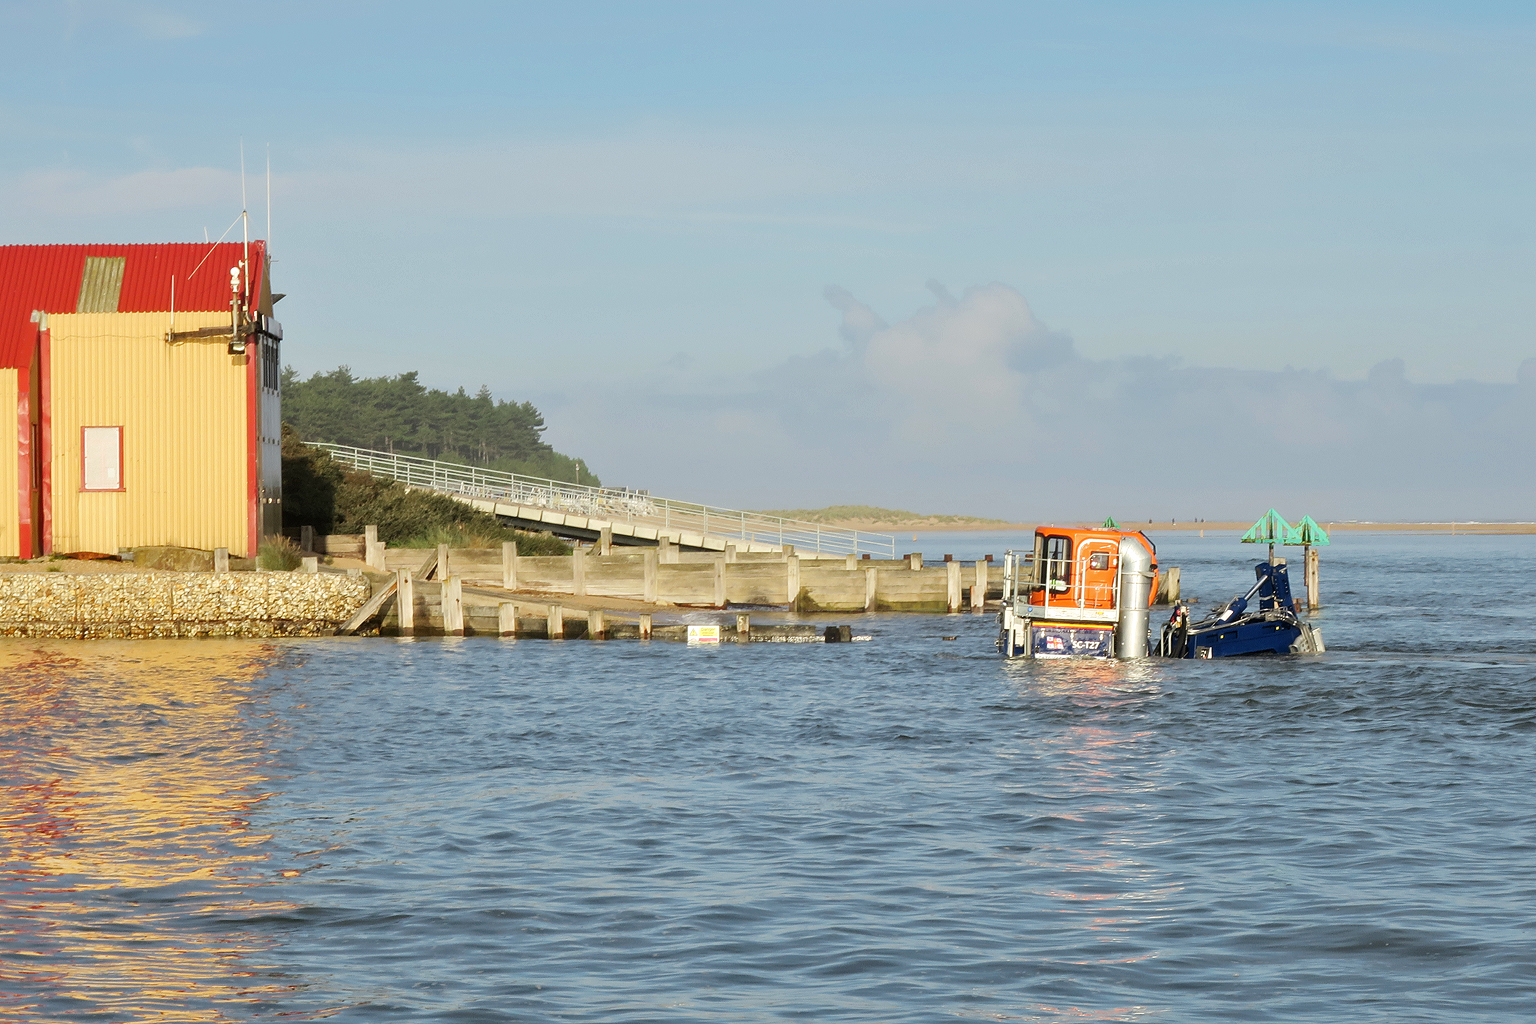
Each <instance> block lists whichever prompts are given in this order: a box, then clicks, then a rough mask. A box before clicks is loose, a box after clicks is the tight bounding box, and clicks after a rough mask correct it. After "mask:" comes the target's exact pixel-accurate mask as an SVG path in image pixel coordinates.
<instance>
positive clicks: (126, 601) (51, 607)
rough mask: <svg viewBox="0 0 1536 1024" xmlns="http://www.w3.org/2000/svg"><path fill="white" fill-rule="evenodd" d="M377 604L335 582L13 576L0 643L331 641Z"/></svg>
mask: <svg viewBox="0 0 1536 1024" xmlns="http://www.w3.org/2000/svg"><path fill="white" fill-rule="evenodd" d="M368 596H369V583H368V580H367V579H365V578H363V577H359V576H342V575H337V574H332V573H297V572H249V573H247V572H243V573H218V574H215V573H186V572H125V573H91V574H80V575H74V574H68V573H50V572H40V573H5V574H0V636H22V637H55V638H69V637H73V638H80V639H95V638H102V639H107V638H111V639H139V638H150V637H193V636H209V637H270V636H323V635H326V634H328V633H330V632H331V631H332V630H334V629H335V628H336V626H337V625H338V624H339V623H341V622H343V621H345V620H346V619H347V618H348V617H349V616H350V615H351V614H352V613H353V612H354V611H356V610H357V609H358V608H359V607H360V606H361V605H362V604H363V602H365V601H367V600H368Z"/></svg>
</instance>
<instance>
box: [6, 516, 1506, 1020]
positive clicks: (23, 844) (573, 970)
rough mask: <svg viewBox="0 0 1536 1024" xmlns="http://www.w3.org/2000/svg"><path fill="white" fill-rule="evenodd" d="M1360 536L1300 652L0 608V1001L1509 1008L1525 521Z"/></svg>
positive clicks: (1206, 569)
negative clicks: (642, 636)
mask: <svg viewBox="0 0 1536 1024" xmlns="http://www.w3.org/2000/svg"><path fill="white" fill-rule="evenodd" d="M1532 540H1533V541H1536V538H1533V539H1532ZM1395 543H1397V547H1396V548H1394V549H1392V550H1386V551H1380V552H1378V553H1377V554H1376V555H1373V557H1372V560H1371V561H1370V562H1369V564H1367V563H1366V562H1365V561H1364V560H1358V561H1357V563H1356V564H1354V565H1351V564H1350V562H1349V561H1348V559H1347V558H1346V555H1347V551H1346V550H1345V549H1344V545H1343V544H1340V545H1338V547H1337V548H1336V549H1334V553H1333V554H1331V555H1330V556H1329V558H1330V559H1331V561H1329V562H1328V565H1329V566H1331V568H1330V569H1328V570H1327V571H1328V572H1329V573H1331V574H1332V575H1329V576H1325V577H1324V578H1325V580H1327V579H1332V580H1334V583H1333V584H1332V586H1333V587H1334V589H1333V590H1332V591H1329V593H1337V594H1338V595H1340V596H1339V598H1338V601H1339V603H1338V604H1337V605H1335V606H1332V607H1330V608H1329V609H1328V613H1327V614H1328V615H1329V620H1328V622H1329V625H1328V628H1329V630H1330V631H1331V632H1330V636H1329V646H1330V648H1331V653H1330V654H1328V655H1326V656H1324V657H1320V658H1299V659H1298V658H1271V659H1230V660H1217V661H1167V662H1159V661H1153V662H1146V663H1142V664H1136V665H1125V664H1120V663H1112V662H1089V663H1082V662H1033V663H1031V662H1014V663H1005V662H1004V661H1003V660H1002V659H1001V658H998V657H997V656H996V654H995V652H994V648H993V646H992V639H993V636H994V635H995V630H996V624H995V623H994V622H993V621H992V618H991V616H971V615H957V616H900V615H871V616H866V617H860V618H858V620H857V625H856V626H855V629H856V630H857V631H858V632H860V633H869V634H871V635H873V636H874V638H875V639H874V640H873V641H872V642H870V643H866V644H832V645H787V644H785V645H780V644H753V645H734V644H732V645H725V646H724V647H721V648H711V649H707V650H702V649H696V648H687V647H686V646H684V645H681V644H660V643H658V644H648V645H643V644H626V643H613V644H585V643H583V644H558V643H542V642H521V643H516V644H511V643H503V642H501V641H498V640H494V639H482V638H467V639H464V640H460V641H454V642H441V641H419V642H406V643H401V642H397V641H394V640H389V639H382V638H380V639H357V640H355V641H347V642H337V641H319V640H300V641H291V642H290V641H284V642H280V643H274V644H272V645H270V646H262V645H260V644H255V643H238V642H228V643H225V642H186V641H180V642H163V643H131V644H128V643H125V644H118V645H114V644H108V643H101V644H54V645H46V644H37V643H26V644H19V645H0V683H3V686H0V783H3V784H4V787H5V788H4V796H3V800H4V803H3V805H0V825H3V829H0V836H3V837H4V843H5V854H4V857H3V858H0V871H3V872H4V878H3V885H0V890H3V895H0V899H3V900H4V908H3V914H4V917H3V923H0V965H3V966H0V1020H4V1021H10V1020H46V1021H87V1020H98V1021H99V1020H108V1021H150V1020H159V1021H193V1020H231V1021H233V1020H257V1019H260V1020H270V1019H274V1018H280V1019H285V1020H291V1019H308V1018H314V1017H321V1016H324V1017H327V1018H328V1019H329V1020H331V1021H333V1022H334V1024H342V1022H353V1021H356V1022H360V1024H377V1022H379V1021H386V1020H399V1021H410V1022H413V1024H414V1022H416V1021H443V1022H461V1021H462V1022H471V1021H473V1022H477V1024H481V1022H500V1021H516V1022H520V1024H521V1022H528V1021H551V1022H559V1024H640V1022H647V1024H650V1022H655V1021H666V1022H668V1024H715V1022H717V1021H732V1022H759V1021H761V1022H768V1021H786V1020H802V1021H803V1020H816V1021H821V1020H837V1021H865V1020H869V1021H876V1020H877V1021H883V1022H891V1024H897V1022H900V1024H926V1022H928V1021H933V1020H944V1019H951V1018H961V1019H985V1020H1020V1021H1032V1022H1045V1021H1081V1020H1104V1021H1128V1020H1160V1021H1173V1020H1179V1021H1183V1020H1234V1021H1254V1022H1260V1021H1276V1020H1284V1021H1295V1022H1311V1024H1334V1022H1336V1021H1339V1020H1350V1021H1354V1020H1364V1021H1378V1022H1385V1021H1396V1020H1400V1019H1404V1018H1405V1017H1406V1018H1410V1019H1413V1020H1422V1021H1443V1022H1445V1024H1452V1022H1454V1024H1476V1022H1480V1021H1486V1022H1489V1024H1493V1022H1498V1024H1503V1022H1504V1021H1510V1020H1523V1019H1526V1018H1527V1017H1529V1015H1530V1014H1529V1009H1530V1006H1529V1004H1530V990H1531V986H1530V979H1531V972H1530V964H1532V963H1533V962H1536V938H1533V933H1532V930H1531V927H1530V920H1529V916H1530V915H1529V910H1528V907H1529V903H1530V900H1529V894H1530V892H1531V891H1532V889H1533V888H1536V862H1533V861H1532V858H1531V856H1530V852H1531V840H1530V837H1531V834H1532V830H1533V828H1536V795H1533V790H1532V787H1531V785H1530V778H1531V776H1532V774H1533V773H1536V684H1533V681H1532V675H1531V665H1532V663H1533V659H1536V646H1533V641H1532V640H1531V633H1530V631H1529V629H1528V628H1527V626H1528V623H1529V621H1530V619H1531V617H1532V616H1533V615H1536V598H1532V597H1531V596H1530V593H1529V590H1528V588H1527V589H1521V586H1522V583H1521V581H1523V580H1525V579H1526V578H1528V577H1529V575H1530V572H1531V571H1532V570H1533V569H1536V547H1532V548H1530V549H1529V550H1526V549H1523V548H1522V549H1519V550H1515V549H1514V548H1512V547H1510V546H1506V547H1503V548H1498V549H1496V550H1495V549H1490V551H1489V553H1488V557H1485V558H1481V559H1471V560H1470V561H1469V560H1468V558H1469V556H1468V554H1467V551H1468V550H1470V549H1463V548H1462V547H1461V546H1458V547H1457V548H1456V549H1455V551H1454V552H1451V554H1455V555H1456V558H1455V560H1454V565H1455V566H1457V567H1461V568H1463V569H1464V570H1465V571H1458V572H1451V571H1450V570H1449V568H1445V567H1442V568H1441V569H1440V570H1437V571H1435V572H1434V573H1432V574H1430V575H1428V576H1426V574H1425V572H1424V571H1423V570H1424V566H1425V565H1426V564H1428V565H1431V566H1433V565H1434V564H1435V563H1434V558H1436V557H1440V555H1438V554H1437V552H1438V551H1439V548H1437V547H1435V546H1434V544H1430V543H1429V542H1423V543H1418V542H1415V543H1409V542H1395ZM1521 543H1525V542H1524V541H1522V542H1521ZM1435 544H1440V545H1442V546H1443V544H1444V542H1443V541H1436V542H1435ZM1173 546H1174V545H1172V544H1169V545H1168V547H1169V548H1172V547H1173ZM1394 551H1395V554H1394ZM1474 554H1475V552H1474ZM1246 555H1247V553H1246V552H1238V553H1237V555H1236V556H1232V557H1229V558H1228V559H1227V560H1228V561H1234V562H1237V563H1239V564H1235V565H1222V564H1218V563H1219V559H1216V558H1215V557H1214V556H1213V557H1211V558H1208V559H1207V560H1206V561H1205V562H1201V561H1199V560H1196V559H1194V558H1193V557H1189V558H1186V557H1184V556H1178V557H1174V556H1173V555H1170V562H1171V564H1180V563H1181V562H1182V564H1183V565H1184V566H1185V568H1186V570H1187V571H1186V573H1185V580H1186V583H1187V585H1189V586H1190V587H1192V588H1193V587H1197V586H1198V587H1202V588H1204V587H1206V586H1207V583H1205V582H1202V580H1203V579H1209V580H1213V581H1219V582H1221V584H1222V590H1221V591H1220V592H1221V593H1225V592H1226V589H1225V582H1226V580H1228V579H1229V578H1230V577H1232V576H1233V575H1234V572H1233V570H1234V569H1236V570H1242V571H1244V572H1246V571H1248V570H1246V569H1244V567H1243V565H1242V564H1240V562H1241V560H1242V558H1243V557H1246ZM1446 557H1447V558H1448V557H1449V555H1447V556H1446ZM1450 564H1452V563H1447V565H1450ZM1203 574H1204V575H1203ZM1426 579H1429V580H1430V581H1431V582H1432V583H1433V586H1434V587H1435V588H1439V589H1436V590H1435V592H1436V593H1440V592H1442V591H1444V592H1445V599H1446V603H1445V608H1450V609H1467V608H1472V609H1474V611H1475V614H1470V613H1469V614H1460V613H1457V614H1447V613H1445V612H1444V610H1443V609H1436V610H1435V611H1434V612H1433V613H1423V614H1420V613H1419V612H1412V611H1405V610H1404V609H1405V608H1409V607H1410V605H1411V603H1412V601H1414V600H1418V598H1417V597H1416V596H1415V595H1421V594H1422V593H1425V592H1427V591H1428V590H1430V589H1432V588H1431V587H1430V586H1429V585H1427V584H1426ZM1211 585H1212V586H1214V583H1213V584H1211ZM1447 587H1449V588H1450V589H1449V590H1447V589H1446V588H1447ZM1458 588H1459V589H1458ZM1356 594H1361V595H1365V596H1364V597H1361V598H1358V599H1357V598H1355V597H1353V596H1350V595H1356ZM1387 608H1390V609H1392V610H1393V613H1394V616H1395V617H1391V618H1389V617H1387V616H1386V615H1385V613H1383V612H1382V611H1381V609H1387ZM947 636H948V637H954V636H958V639H955V640H951V641H946V640H945V639H944V637H947Z"/></svg>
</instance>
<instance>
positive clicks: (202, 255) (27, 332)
mask: <svg viewBox="0 0 1536 1024" xmlns="http://www.w3.org/2000/svg"><path fill="white" fill-rule="evenodd" d="M264 249H265V243H263V242H252V243H251V286H252V287H251V294H252V295H253V296H257V297H259V296H260V295H261V284H262V282H261V274H262V268H263V266H264V264H265V260H264V259H263V252H264ZM243 254H244V247H243V245H242V243H240V242H221V243H219V244H217V245H210V244H209V243H207V242H172V243H167V244H164V245H0V366H6V367H25V366H27V365H29V363H30V360H31V358H32V342H33V339H34V337H35V336H36V332H37V327H36V325H35V324H33V323H32V311H33V310H35V309H40V310H42V311H43V312H45V313H73V312H74V311H75V306H76V304H77V303H78V302H79V300H80V276H81V275H82V274H83V273H84V272H85V258H86V257H87V256H122V257H126V261H125V262H124V264H123V289H122V292H121V293H120V295H119V296H118V300H117V310H118V312H120V313H154V312H160V311H168V310H170V308H171V278H172V277H174V278H175V279H176V308H177V309H178V310H183V309H185V310H189V311H214V310H221V309H228V308H229V268H230V267H233V266H234V265H235V264H237V263H239V262H240V258H241V256H242V255H243ZM199 264H201V266H199ZM194 271H195V273H194ZM253 305H254V303H253Z"/></svg>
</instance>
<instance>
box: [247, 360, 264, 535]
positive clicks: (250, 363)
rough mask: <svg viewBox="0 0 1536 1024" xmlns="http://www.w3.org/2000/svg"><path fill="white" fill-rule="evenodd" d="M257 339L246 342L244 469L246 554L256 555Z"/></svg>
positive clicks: (258, 484)
mask: <svg viewBox="0 0 1536 1024" xmlns="http://www.w3.org/2000/svg"><path fill="white" fill-rule="evenodd" d="M257 344H258V343H257V341H256V339H255V338H250V339H248V340H247V341H246V344H245V473H246V496H247V502H246V515H247V517H248V520H249V524H250V525H249V544H250V546H249V547H248V548H247V549H246V554H245V557H246V558H255V557H256V549H257V548H258V547H260V544H261V391H260V390H259V389H260V387H261V376H260V371H259V367H258V366H257V363H258V362H259V360H257V358H256V352H257Z"/></svg>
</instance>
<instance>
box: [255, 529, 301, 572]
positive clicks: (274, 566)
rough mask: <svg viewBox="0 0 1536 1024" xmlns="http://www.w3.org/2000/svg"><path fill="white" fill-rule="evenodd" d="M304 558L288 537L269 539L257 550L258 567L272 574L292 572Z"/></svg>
mask: <svg viewBox="0 0 1536 1024" xmlns="http://www.w3.org/2000/svg"><path fill="white" fill-rule="evenodd" d="M303 558H304V556H303V555H301V554H300V553H299V546H298V545H297V544H295V543H294V542H293V541H291V540H289V539H288V538H287V537H268V538H267V539H266V540H264V541H262V543H261V547H259V548H257V549H256V565H257V566H258V567H259V568H262V569H266V570H268V571H270V572H291V571H292V570H294V569H297V568H298V567H299V565H300V563H301V562H302V560H303Z"/></svg>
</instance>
